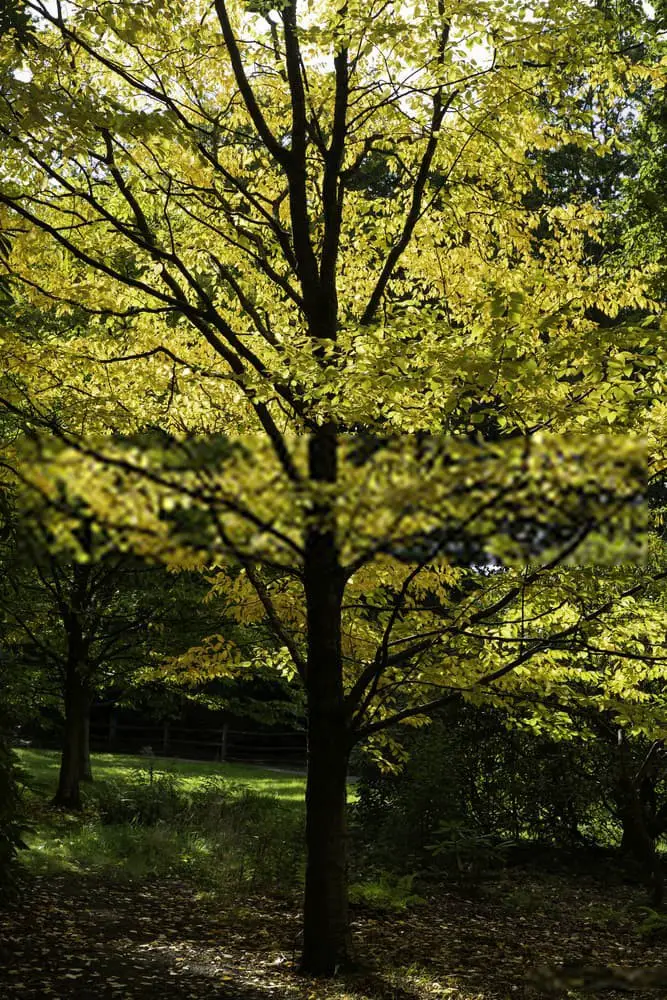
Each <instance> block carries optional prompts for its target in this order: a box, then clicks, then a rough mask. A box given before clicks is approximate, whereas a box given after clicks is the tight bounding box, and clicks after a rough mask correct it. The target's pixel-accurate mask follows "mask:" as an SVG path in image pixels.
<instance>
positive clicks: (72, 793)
mask: <svg viewBox="0 0 667 1000" xmlns="http://www.w3.org/2000/svg"><path fill="white" fill-rule="evenodd" d="M88 705H89V698H88V692H87V691H86V688H85V685H84V682H83V680H82V678H81V674H80V671H79V670H78V669H77V665H76V664H71V665H68V668H67V676H66V681H65V732H64V739H63V749H62V756H61V759H60V774H59V777H58V788H57V791H56V794H55V796H54V799H53V804H54V805H55V806H62V807H63V808H65V809H80V808H81V789H80V782H81V779H82V771H81V768H82V762H83V759H84V755H85V752H86V714H87V710H88Z"/></svg>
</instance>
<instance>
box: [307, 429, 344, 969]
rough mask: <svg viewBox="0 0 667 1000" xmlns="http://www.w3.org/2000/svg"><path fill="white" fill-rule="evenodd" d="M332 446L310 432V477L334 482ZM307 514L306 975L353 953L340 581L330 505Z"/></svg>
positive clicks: (328, 438)
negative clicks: (347, 827)
mask: <svg viewBox="0 0 667 1000" xmlns="http://www.w3.org/2000/svg"><path fill="white" fill-rule="evenodd" d="M336 447H337V445H336V437H335V433H334V432H333V430H332V428H330V427H324V428H322V429H321V430H320V431H318V432H317V433H316V434H315V435H313V437H311V439H310V443H309V471H310V477H311V480H312V481H314V482H327V483H333V482H335V481H336ZM309 514H310V516H309V522H308V527H307V529H306V538H305V553H304V588H305V595H306V609H307V626H308V655H307V664H306V691H307V699H308V779H307V783H306V857H307V861H306V885H305V897H304V917H303V920H304V923H303V955H302V962H301V967H302V969H303V971H304V972H308V973H310V974H311V975H333V974H334V973H335V972H336V970H337V969H338V968H342V967H343V966H345V965H347V964H348V962H349V957H350V933H349V921H348V907H347V830H346V779H347V767H348V758H349V752H350V748H351V740H350V732H349V728H348V725H347V721H346V714H345V699H344V689H343V670H342V657H341V602H342V592H343V580H342V574H341V570H340V563H339V555H338V548H337V542H336V529H335V523H334V511H333V508H332V506H331V505H330V504H329V503H327V502H315V503H313V506H312V508H311V511H310V512H309Z"/></svg>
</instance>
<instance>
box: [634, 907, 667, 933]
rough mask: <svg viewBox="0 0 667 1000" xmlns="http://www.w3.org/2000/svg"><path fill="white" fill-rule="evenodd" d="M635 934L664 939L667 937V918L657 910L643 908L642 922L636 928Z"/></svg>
mask: <svg viewBox="0 0 667 1000" xmlns="http://www.w3.org/2000/svg"><path fill="white" fill-rule="evenodd" d="M637 932H638V933H639V934H641V935H643V936H644V937H652V938H664V937H665V936H667V917H666V916H665V914H664V913H660V912H659V911H658V910H652V909H651V908H650V907H648V906H645V907H643V920H642V921H641V923H640V924H638V926H637Z"/></svg>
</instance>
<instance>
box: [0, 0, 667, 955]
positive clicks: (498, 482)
mask: <svg viewBox="0 0 667 1000" xmlns="http://www.w3.org/2000/svg"><path fill="white" fill-rule="evenodd" d="M27 7H28V9H29V10H31V11H32V12H33V13H34V14H35V16H36V18H38V20H36V21H35V30H36V31H37V34H38V37H39V42H40V44H39V46H37V47H36V48H35V50H34V51H31V53H30V55H29V58H28V65H29V69H30V73H31V77H30V79H25V76H26V74H25V73H24V74H23V75H22V76H23V78H18V77H17V76H16V74H15V73H14V67H15V54H14V53H13V52H12V51H10V49H9V48H6V49H5V50H4V51H5V55H4V63H3V65H4V67H5V75H4V78H3V81H2V92H3V96H4V104H3V105H2V110H1V111H0V131H1V133H2V135H3V138H4V141H5V145H6V148H7V164H6V167H5V168H4V173H3V177H2V180H0V209H2V210H3V217H2V225H3V226H4V229H5V231H6V232H7V234H8V235H9V236H11V238H12V253H11V259H10V267H11V271H12V281H13V283H14V284H15V285H19V286H22V288H23V291H24V294H25V295H26V296H28V298H29V299H30V301H31V302H32V303H33V304H34V305H37V306H39V308H40V309H43V310H45V311H47V310H49V309H51V308H53V309H55V310H56V311H58V312H59V313H61V314H63V315H70V316H72V317H74V318H76V317H78V316H80V315H81V313H85V314H86V316H87V317H88V325H87V328H86V329H85V330H82V329H81V328H80V327H78V326H76V325H75V324H74V323H73V325H72V329H71V330H70V331H69V334H68V335H66V336H64V337H59V338H58V339H57V340H53V339H51V338H49V337H38V338H36V340H35V341H33V342H29V341H27V339H26V338H25V337H24V336H22V335H21V332H20V330H17V329H16V328H14V329H9V330H7V331H6V338H5V339H6V344H5V357H6V359H7V362H8V363H7V365H6V374H5V379H4V388H3V393H2V401H3V403H4V406H5V408H6V410H7V411H8V412H12V413H20V414H22V415H23V416H24V417H25V418H26V419H27V420H28V421H29V422H30V423H31V425H32V427H33V428H34V429H35V432H36V431H38V430H39V429H40V428H48V429H49V431H50V432H51V433H55V435H56V436H57V438H58V439H59V441H60V447H59V448H58V449H55V448H53V447H52V446H48V445H44V446H43V447H42V450H41V453H40V455H39V458H40V463H41V464H39V468H38V469H37V466H35V465H33V466H30V470H31V471H30V472H27V471H26V473H25V474H26V475H32V476H39V477H41V478H40V483H41V485H42V488H43V489H44V490H46V491H48V490H49V489H51V490H52V491H53V490H57V489H60V488H61V485H60V484H63V483H64V485H65V487H66V488H67V489H68V490H69V491H70V492H74V493H76V495H77V496H79V497H81V498H82V499H83V500H84V502H85V504H86V505H87V507H88V509H89V511H90V514H91V516H94V517H95V518H96V519H97V520H99V521H101V522H103V523H104V524H105V527H106V530H108V531H115V532H117V536H118V539H119V540H122V542H123V544H128V545H129V544H131V545H132V546H133V547H134V548H136V549H137V550H138V551H139V553H143V554H150V555H151V556H152V557H155V556H156V555H159V557H160V558H162V559H164V560H165V561H166V562H168V563H170V564H171V565H174V566H179V567H183V566H198V567H202V568H206V569H207V571H208V572H209V573H210V575H211V578H212V580H213V586H214V587H215V588H216V589H219V590H221V591H222V592H224V593H225V594H226V595H227V597H228V599H229V600H231V601H233V602H234V603H236V606H237V608H238V615H239V617H240V618H244V619H246V618H247V617H248V616H249V615H252V614H254V615H256V616H259V617H262V618H264V619H265V620H266V621H267V622H268V623H269V624H270V626H271V627H272V629H273V631H274V633H275V635H276V637H277V639H278V642H279V643H280V646H281V650H280V656H279V659H280V663H281V666H282V669H284V670H285V671H291V672H292V673H293V674H294V676H298V677H299V678H300V680H301V682H302V684H303V686H304V690H305V694H306V702H307V715H308V782H307V796H306V799H307V829H306V840H307V851H308V863H307V872H306V888H305V903H304V914H305V915H304V953H303V966H304V968H305V969H306V970H307V971H309V972H314V973H328V974H330V973H332V972H334V971H335V969H336V968H337V967H338V966H339V965H340V964H342V963H344V962H346V961H347V960H348V956H349V941H348V938H349V929H348V919H347V894H346V853H345V852H346V848H345V839H346V835H345V831H346V819H345V795H346V773H347V762H348V757H349V753H350V750H351V748H352V746H353V744H354V743H355V742H357V741H359V740H362V739H373V740H375V741H376V742H377V741H379V740H381V739H382V738H383V734H385V733H386V732H387V730H388V729H389V728H390V727H391V726H394V725H396V724H398V723H400V722H406V721H408V720H411V719H412V720H417V721H419V720H420V719H422V720H423V719H424V717H425V716H427V715H428V713H429V712H430V711H432V710H433V709H434V708H436V707H437V706H439V705H441V704H442V703H443V701H445V700H447V699H448V698H450V697H452V692H453V691H454V692H458V691H460V690H465V691H466V692H467V694H468V696H469V697H481V696H482V695H483V694H484V692H485V691H487V689H491V688H494V686H498V685H500V686H502V684H509V683H510V681H509V680H508V678H509V677H510V675H512V674H514V675H515V676H516V677H517V678H519V679H520V678H521V677H524V679H525V676H526V675H525V673H524V674H522V673H521V671H522V669H523V670H524V671H525V669H527V666H528V664H529V663H532V664H534V665H535V666H534V670H533V675H534V678H535V683H536V684H538V685H541V684H544V683H545V678H546V679H548V678H550V677H551V676H552V673H553V671H554V670H556V669H557V668H558V665H559V662H561V661H562V659H563V658H564V656H565V655H566V654H567V655H571V652H572V650H574V651H575V652H576V651H577V649H580V648H583V649H585V648H586V647H587V646H588V645H590V642H591V639H592V638H594V639H596V640H598V641H605V640H608V639H609V636H608V630H607V628H606V618H607V617H608V615H609V613H610V612H611V611H612V610H613V609H615V608H616V607H617V606H618V604H619V602H622V601H625V602H626V605H627V602H630V601H632V599H633V597H634V596H635V595H636V594H638V593H640V592H641V591H642V589H643V588H644V587H645V585H646V577H647V575H648V574H647V572H646V570H645V568H644V567H643V566H642V565H641V563H640V562H637V561H635V562H634V563H633V562H632V561H630V564H629V565H627V566H623V567H622V568H621V569H612V568H609V570H608V571H607V572H603V569H604V567H596V569H595V571H593V568H592V561H593V560H594V559H595V557H596V555H597V553H598V552H600V551H602V552H605V551H607V552H609V551H610V550H611V551H612V558H613V555H614V553H615V554H618V553H621V554H622V555H624V557H627V550H626V549H624V548H622V547H619V546H618V545H617V547H616V549H614V545H615V544H617V539H615V537H614V534H613V532H614V528H615V527H617V526H618V524H619V523H623V521H624V520H625V528H626V529H627V527H628V522H629V521H632V519H633V515H634V513H635V512H636V510H637V500H638V496H639V493H640V488H639V485H638V482H637V475H638V472H639V469H640V467H642V473H641V475H643V463H644V459H643V457H642V456H641V455H640V454H639V448H638V445H637V444H636V443H635V442H634V441H633V439H632V432H633V431H634V430H635V429H636V428H638V427H640V426H643V425H644V423H645V421H646V419H647V412H648V411H649V407H650V406H651V405H652V400H654V399H655V396H656V395H657V394H659V393H660V392H661V391H662V387H663V383H662V381H661V378H662V376H659V377H658V380H657V382H656V381H655V377H654V376H653V375H652V376H651V379H652V381H649V380H648V375H647V373H648V372H649V371H650V370H651V369H652V366H653V365H654V363H655V358H656V356H657V355H658V354H659V351H660V342H659V331H658V330H657V327H656V324H653V325H649V324H646V325H645V326H642V327H639V326H633V325H632V324H630V323H628V322H624V323H622V324H620V323H614V322H613V318H614V317H615V316H616V315H617V314H618V310H619V308H628V307H638V308H642V309H645V310H648V311H650V310H651V308H652V303H651V301H650V299H649V297H648V294H647V287H648V276H647V275H645V274H644V273H643V272H642V270H641V269H638V268H635V269H634V270H633V269H632V268H628V269H627V270H626V271H625V273H623V274H621V275H614V276H613V280H612V277H611V276H610V275H609V274H607V273H605V271H604V270H603V269H600V268H598V267H596V266H595V265H594V264H593V263H591V262H589V261H587V260H586V259H585V244H586V238H587V236H588V235H589V234H595V232H596V231H597V228H598V224H599V222H600V213H599V211H598V209H597V208H596V207H595V206H594V205H591V204H588V203H586V202H585V201H583V200H580V201H578V202H577V203H571V204H567V205H560V204H559V205H557V206H547V205H540V206H538V207H537V208H535V209H534V210H531V209H529V208H527V206H526V196H527V195H528V194H529V193H531V192H533V191H534V189H535V187H536V186H537V187H539V186H540V185H541V184H543V183H544V171H543V169H542V166H541V165H540V162H539V158H538V157H536V156H535V155H534V154H535V151H536V150H539V149H540V148H549V149H557V148H558V147H559V146H560V145H562V144H563V143H567V144H572V143H580V144H582V145H587V146H591V147H592V148H594V149H600V150H601V149H602V148H603V147H604V146H605V144H606V143H609V142H613V141H614V138H613V137H612V138H607V139H606V140H605V138H604V137H603V136H602V137H601V136H600V135H599V134H598V132H597V131H596V128H595V123H596V121H597V120H598V115H599V114H601V113H602V109H603V107H604V106H605V105H606V104H608V103H612V104H613V103H614V102H618V101H621V100H624V99H625V98H624V93H625V90H624V88H625V84H626V80H627V78H628V76H632V75H637V74H642V75H644V76H645V77H646V78H648V79H653V78H654V77H655V78H656V79H657V74H658V70H657V68H656V67H655V66H654V65H653V63H651V62H650V61H646V62H643V63H637V62H636V61H633V60H631V59H629V58H628V57H627V54H626V53H625V52H624V51H623V46H622V45H620V47H619V31H618V24H617V22H616V21H615V19H614V17H612V15H610V14H608V13H606V12H605V11H604V10H599V9H597V8H594V7H588V6H585V5H581V4H578V3H574V2H567V0H558V2H556V0H553V2H551V3H549V4H546V5H543V6H542V7H541V8H539V9H535V8H531V10H530V15H529V16H528V15H527V13H526V11H524V10H523V9H521V8H515V9H513V10H511V9H509V8H508V7H507V6H501V5H494V4H490V5H488V6H485V5H482V6H480V5H479V4H477V3H476V4H463V5H457V7H456V11H455V12H453V11H450V10H449V9H448V8H447V7H446V5H445V4H443V3H442V2H440V0H436V2H434V3H428V4H427V5H426V6H423V7H422V6H419V7H417V6H415V7H414V9H413V8H412V7H410V6H406V5H402V6H393V5H388V6H387V5H384V6H382V5H373V4H372V5H371V6H370V7H369V8H367V9H362V8H359V7H357V6H354V5H350V4H343V5H342V6H339V7H338V6H335V5H333V4H325V3H323V4H321V5H319V6H318V8H317V10H311V11H310V12H308V13H305V12H301V11H300V10H298V9H297V4H296V3H295V2H288V3H286V4H283V5H280V8H279V9H275V10H274V9H270V8H264V7H262V8H261V10H260V9H259V8H256V7H254V6H253V7H252V8H245V7H242V6H241V5H234V4H232V3H227V2H226V0H216V3H215V5H214V7H213V8H208V7H207V6H206V5H203V4H202V5H200V4H198V3H195V4H191V5H188V7H187V9H185V10H184V9H183V8H182V6H181V5H177V4H174V3H166V4H165V3H160V4H157V3H154V2H152V0H150V2H147V3H144V4H141V5H137V4H134V3H132V4H130V3H129V2H127V3H117V4H114V5H113V6H109V7H106V6H105V7H101V8H100V7H98V6H97V5H93V4H92V3H88V2H84V3H82V4H80V5H78V6H77V8H76V9H71V10H70V9H68V10H67V11H65V10H64V9H61V8H58V9H57V10H56V11H55V12H54V10H53V9H52V8H51V7H50V6H49V5H48V4H42V3H41V2H39V0H36V2H29V3H28V4H27ZM633 16H637V17H639V15H637V14H636V13H635V14H634V15H633ZM640 30H641V28H640ZM577 77H578V78H579V81H580V82H579V83H573V80H575V78H577ZM582 81H583V82H582ZM582 87H583V88H586V92H587V94H588V93H589V92H590V99H588V100H587V101H586V102H581V101H580V100H579V96H580V91H581V88H582ZM545 91H546V92H547V93H548V94H549V95H551V98H553V95H556V94H558V95H559V100H560V101H561V104H562V107H563V111H564V110H565V108H567V109H568V111H569V114H568V115H567V129H565V130H564V129H563V127H562V126H561V125H559V124H558V122H553V121H552V120H551V118H550V116H549V114H548V106H549V102H548V101H547V102H544V101H543V100H541V96H542V95H543V94H544V93H545ZM563 117H566V116H565V115H563ZM593 306H594V307H595V309H596V310H597V311H598V314H602V315H603V316H605V317H606V319H607V322H605V323H598V322H596V321H595V320H594V319H593V318H591V308H592V307H593ZM65 385H66V386H67V387H68V396H67V401H66V404H65V405H64V407H61V408H60V409H59V410H58V412H57V413H54V412H53V410H52V408H51V404H52V400H53V398H54V396H55V395H57V396H58V398H62V389H63V386H65ZM612 425H614V426H615V427H617V428H621V429H622V432H623V436H621V435H620V434H619V436H618V437H617V438H615V439H614V442H613V448H611V447H610V442H609V440H608V439H607V438H604V437H601V436H600V435H601V434H602V432H608V431H609V428H610V427H611V426H612ZM656 426H657V424H656ZM148 427H152V428H155V427H159V428H161V430H162V434H161V435H157V437H156V435H155V434H153V435H152V436H151V438H150V440H147V439H146V437H144V438H143V439H140V438H139V437H137V436H136V434H137V433H138V432H139V431H141V432H144V433H145V431H146V429H147V428H148ZM82 428H83V429H84V431H85V432H87V433H82V430H81V429H82ZM567 432H570V437H567ZM131 434H135V437H134V439H132V438H131V436H130V435H131ZM572 434H576V435H579V436H578V437H577V436H575V437H573V436H572ZM24 461H25V463H26V467H28V466H29V465H30V463H29V460H28V459H27V458H26V459H25V460H24ZM640 478H641V476H640ZM184 510H185V511H187V516H186V517H184V516H183V512H184ZM619 519H620V520H619ZM185 522H187V523H185ZM443 526H444V529H443ZM585 545H588V550H587V553H588V554H586V550H585ZM468 547H469V548H470V551H471V552H475V553H477V556H478V557H477V558H476V561H475V562H474V563H473V564H472V565H471V561H470V560H469V559H467V558H466V557H465V552H464V551H462V549H464V550H467V549H468ZM574 553H577V558H578V560H579V563H580V565H579V566H578V567H572V566H570V567H569V568H568V567H567V561H568V559H570V558H571V557H572V556H573V554H574ZM587 560H588V562H587ZM660 641H661V640H660V638H659V635H658V633H657V632H656V631H655V630H652V629H651V628H650V627H649V626H648V625H647V626H646V628H645V630H642V629H640V630H639V633H638V635H637V636H636V637H635V638H634V639H633V646H632V655H633V657H635V656H636V657H642V656H644V655H646V654H647V652H648V651H649V650H650V649H651V648H652V644H655V643H659V642H660ZM214 654H215V660H216V663H217V664H218V668H219V669H223V670H224V669H226V664H227V663H230V662H234V661H235V659H236V660H238V655H237V654H236V652H235V650H234V649H233V647H232V646H230V644H229V643H228V642H226V641H225V640H224V638H222V637H221V638H220V641H219V642H218V643H217V644H216V648H215V650H214ZM518 683H521V681H520V680H519V681H518ZM494 689H495V688H494Z"/></svg>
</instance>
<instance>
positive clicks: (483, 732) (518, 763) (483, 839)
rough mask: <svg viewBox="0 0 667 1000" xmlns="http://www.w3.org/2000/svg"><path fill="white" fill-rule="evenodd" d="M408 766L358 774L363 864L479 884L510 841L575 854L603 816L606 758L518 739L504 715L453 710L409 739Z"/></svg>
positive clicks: (600, 752)
mask: <svg viewBox="0 0 667 1000" xmlns="http://www.w3.org/2000/svg"><path fill="white" fill-rule="evenodd" d="M403 743H404V749H405V750H406V751H407V761H406V763H405V764H404V766H403V767H402V768H401V769H400V770H399V771H398V772H397V773H389V774H388V773H383V772H381V771H380V770H379V769H378V767H377V766H376V765H375V764H374V763H372V762H370V761H368V760H363V759H362V760H360V761H358V762H357V764H356V769H357V772H358V774H359V783H358V785H357V796H358V797H357V803H356V805H355V807H354V808H353V811H352V813H353V830H354V833H355V836H356V840H357V844H358V846H359V847H360V849H361V856H362V858H363V857H364V855H365V857H366V860H367V861H368V860H370V861H371V862H375V863H377V864H378V865H380V866H381V867H384V868H394V869H396V870H400V871H406V870H409V871H411V870H415V869H419V868H420V867H424V866H428V867H435V868H442V869H444V870H448V871H452V872H454V873H458V874H466V873H467V874H473V875H475V874H479V873H480V872H481V871H483V870H484V868H486V867H496V866H497V864H498V863H501V862H502V857H503V852H504V851H505V849H506V848H507V846H508V845H509V843H510V842H511V841H514V842H519V841H524V840H533V841H540V842H543V843H546V844H550V845H558V846H573V845H576V844H577V843H579V842H582V841H584V840H585V839H586V838H587V837H588V836H589V835H590V834H591V832H592V831H597V832H598V834H599V833H600V830H601V826H600V817H603V816H604V810H605V807H604V804H603V803H604V795H605V789H604V780H605V773H606V772H605V768H606V767H608V761H605V757H604V754H605V748H603V747H601V746H600V745H599V744H595V743H591V744H586V743H583V742H576V741H574V740H573V741H569V742H565V741H561V742H558V741H554V740H550V739H548V738H546V737H543V736H536V735H534V734H532V733H523V732H520V731H517V730H514V731H511V730H509V729H508V728H507V727H506V726H505V725H504V724H503V718H502V716H501V715H500V713H499V712H496V711H494V710H492V709H490V708H478V707H475V706H471V705H465V704H464V705H461V704H457V705H453V706H451V707H450V708H449V709H448V710H447V711H446V712H443V713H442V714H441V715H440V716H438V717H437V718H436V719H434V720H433V722H432V723H431V725H429V726H426V727H424V728H422V729H419V730H416V731H412V732H409V733H406V735H405V737H404V738H403Z"/></svg>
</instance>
